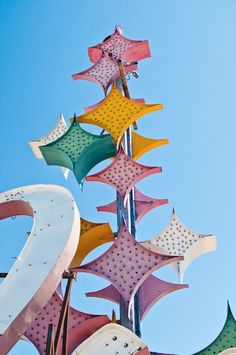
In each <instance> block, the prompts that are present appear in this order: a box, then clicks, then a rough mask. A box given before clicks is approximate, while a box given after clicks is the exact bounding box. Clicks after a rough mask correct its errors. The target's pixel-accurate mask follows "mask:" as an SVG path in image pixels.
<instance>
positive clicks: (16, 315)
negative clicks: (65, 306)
mask: <svg viewBox="0 0 236 355" xmlns="http://www.w3.org/2000/svg"><path fill="white" fill-rule="evenodd" d="M16 215H28V216H32V217H33V218H34V223H33V227H32V231H31V233H30V237H29V238H28V239H27V241H26V243H25V246H24V248H23V249H22V251H21V253H20V254H19V256H18V258H17V259H16V261H15V263H14V265H13V266H12V268H11V269H10V271H9V273H8V276H7V277H6V278H5V280H4V281H3V283H2V284H1V285H0V334H1V337H0V349H1V352H2V353H3V354H5V353H7V352H8V351H9V350H10V349H11V347H12V346H13V345H14V344H15V343H16V342H17V340H18V339H19V337H20V336H21V335H22V334H23V333H24V332H25V331H26V330H27V328H28V326H29V325H30V323H31V322H32V321H33V320H34V318H35V316H36V315H37V313H38V312H39V311H40V310H41V309H42V307H44V306H45V304H46V303H47V302H48V300H49V299H50V297H51V296H52V294H53V292H54V291H55V289H56V288H57V286H58V284H59V282H60V280H61V277H62V273H63V271H64V270H65V269H67V267H68V266H69V264H70V262H71V259H72V258H73V255H74V253H75V250H76V247H77V245H78V241H79V230H80V217H79V211H78V209H77V206H76V204H75V201H74V199H73V197H72V195H71V194H70V192H69V191H68V190H66V189H65V188H63V187H60V186H55V185H32V186H25V187H20V188H16V189H13V190H10V191H7V192H4V193H2V194H1V195H0V218H1V219H3V218H7V217H11V216H16ZM13 295H15V297H17V302H16V299H15V297H13Z"/></svg>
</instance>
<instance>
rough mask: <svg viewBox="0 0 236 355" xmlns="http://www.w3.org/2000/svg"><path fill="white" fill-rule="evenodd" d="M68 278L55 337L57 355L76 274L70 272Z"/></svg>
mask: <svg viewBox="0 0 236 355" xmlns="http://www.w3.org/2000/svg"><path fill="white" fill-rule="evenodd" d="M65 278H66V277H65ZM67 278H68V282H67V285H66V292H65V296H64V300H63V303H62V308H61V313H60V317H59V321H58V325H57V330H56V335H55V340H54V349H55V350H54V351H55V354H56V353H57V347H58V343H59V339H60V335H61V330H62V326H64V322H65V318H66V313H67V308H68V307H69V301H70V291H71V287H72V282H73V280H74V279H75V273H74V272H70V273H69V275H68V276H67ZM63 355H64V354H63Z"/></svg>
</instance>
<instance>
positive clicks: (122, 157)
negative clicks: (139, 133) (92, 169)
mask: <svg viewBox="0 0 236 355" xmlns="http://www.w3.org/2000/svg"><path fill="white" fill-rule="evenodd" d="M161 171H162V169H161V168H160V167H151V166H146V165H141V164H139V163H137V162H135V161H134V160H133V159H131V158H129V157H128V155H126V154H125V152H124V150H123V148H122V147H120V150H119V153H118V155H117V156H116V158H115V159H114V161H113V162H112V163H111V164H110V165H109V166H108V167H106V168H105V169H103V170H101V171H100V172H98V173H97V174H94V175H90V176H87V177H86V180H87V181H98V182H103V183H104V184H108V185H111V186H112V187H114V188H115V189H116V190H117V191H118V192H119V194H120V196H121V197H122V198H123V199H124V206H125V205H126V201H127V198H128V195H129V192H130V191H131V189H132V188H133V187H134V186H135V185H136V184H137V183H138V182H139V181H140V180H142V179H144V178H145V177H147V176H149V175H152V174H157V173H160V172H161Z"/></svg>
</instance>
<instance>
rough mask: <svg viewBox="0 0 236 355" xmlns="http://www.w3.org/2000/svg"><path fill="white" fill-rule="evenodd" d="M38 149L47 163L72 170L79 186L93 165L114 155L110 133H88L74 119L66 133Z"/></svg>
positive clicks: (114, 150)
mask: <svg viewBox="0 0 236 355" xmlns="http://www.w3.org/2000/svg"><path fill="white" fill-rule="evenodd" d="M39 149H40V150H41V152H42V155H43V157H44V159H45V161H46V163H47V164H48V165H59V166H63V167H65V168H67V169H70V170H72V171H73V173H74V175H75V177H76V179H77V181H78V183H79V185H80V186H82V184H83V180H84V178H85V176H86V175H87V174H88V172H89V171H90V170H91V169H92V168H93V167H94V166H95V165H97V164H98V163H100V162H101V161H102V160H105V159H108V158H110V157H114V156H115V155H116V149H115V145H114V143H113V140H112V138H111V136H110V135H107V134H106V135H104V136H99V135H95V134H92V133H89V132H87V131H85V130H84V129H82V128H81V127H80V125H79V123H78V122H77V121H76V120H75V119H74V121H73V122H72V124H71V126H70V128H69V129H68V130H67V131H66V133H64V134H63V135H62V136H61V137H59V138H58V139H57V140H55V141H53V142H51V143H49V144H47V145H45V146H40V147H39Z"/></svg>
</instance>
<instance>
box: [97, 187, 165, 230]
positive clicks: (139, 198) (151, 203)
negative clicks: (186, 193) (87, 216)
mask: <svg viewBox="0 0 236 355" xmlns="http://www.w3.org/2000/svg"><path fill="white" fill-rule="evenodd" d="M168 202H169V201H168V200H167V199H156V198H153V197H149V196H146V195H144V194H142V193H141V192H140V191H139V190H138V189H137V188H136V187H135V188H134V204H135V213H136V218H135V222H136V224H138V223H139V222H140V220H141V219H142V218H143V217H144V215H145V214H146V213H148V212H149V211H151V210H152V209H153V208H156V207H159V206H162V205H165V204H167V203H168ZM97 210H98V211H99V212H111V213H115V214H116V213H117V203H116V201H113V202H111V203H109V204H107V205H104V206H98V207H97ZM124 213H125V211H123V215H124Z"/></svg>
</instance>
